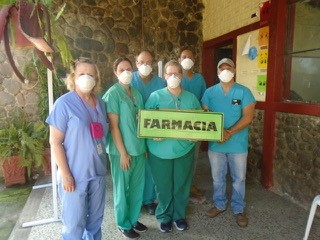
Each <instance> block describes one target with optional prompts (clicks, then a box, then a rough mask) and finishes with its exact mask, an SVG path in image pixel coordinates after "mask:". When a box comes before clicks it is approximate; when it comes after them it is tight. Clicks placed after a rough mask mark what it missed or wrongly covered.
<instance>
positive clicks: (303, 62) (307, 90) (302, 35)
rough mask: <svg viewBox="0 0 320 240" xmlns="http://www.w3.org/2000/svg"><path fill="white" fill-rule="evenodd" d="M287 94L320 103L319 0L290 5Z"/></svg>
mask: <svg viewBox="0 0 320 240" xmlns="http://www.w3.org/2000/svg"><path fill="white" fill-rule="evenodd" d="M288 17H289V19H288V20H289V21H288V30H287V34H288V35H287V41H288V42H287V44H286V54H285V65H286V68H285V69H286V72H285V87H284V98H285V100H288V101H297V102H305V103H320V1H318V0H307V1H305V0H304V1H298V2H296V3H293V4H291V5H289V14H288Z"/></svg>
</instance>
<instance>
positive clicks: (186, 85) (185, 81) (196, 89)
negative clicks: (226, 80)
mask: <svg viewBox="0 0 320 240" xmlns="http://www.w3.org/2000/svg"><path fill="white" fill-rule="evenodd" d="M181 86H182V88H183V89H184V90H187V91H189V92H191V93H193V94H194V95H195V96H196V97H197V99H198V100H199V102H200V101H201V98H202V96H203V94H204V92H205V91H206V89H207V87H206V82H205V80H204V78H203V76H202V75H201V74H200V73H195V74H194V75H193V77H192V78H191V79H189V78H188V77H187V76H185V75H183V77H182V81H181Z"/></svg>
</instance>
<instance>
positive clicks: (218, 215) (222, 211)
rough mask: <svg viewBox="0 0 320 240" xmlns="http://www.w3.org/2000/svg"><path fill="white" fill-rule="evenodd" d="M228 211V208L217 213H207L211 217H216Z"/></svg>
mask: <svg viewBox="0 0 320 240" xmlns="http://www.w3.org/2000/svg"><path fill="white" fill-rule="evenodd" d="M225 211H226V209H225V210H222V211H220V212H219V213H217V214H216V215H214V216H213V215H210V214H209V213H206V215H207V216H208V217H210V218H214V217H217V216H219V215H220V214H221V213H223V212H225Z"/></svg>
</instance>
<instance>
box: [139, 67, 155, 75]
mask: <svg viewBox="0 0 320 240" xmlns="http://www.w3.org/2000/svg"><path fill="white" fill-rule="evenodd" d="M138 71H139V73H140V74H141V75H142V76H149V74H150V73H151V72H152V67H151V66H150V65H146V64H142V65H141V66H140V67H138Z"/></svg>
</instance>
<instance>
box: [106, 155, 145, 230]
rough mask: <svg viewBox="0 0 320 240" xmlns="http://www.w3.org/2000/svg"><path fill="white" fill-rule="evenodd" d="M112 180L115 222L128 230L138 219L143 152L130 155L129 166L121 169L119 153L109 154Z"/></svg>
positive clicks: (142, 184) (143, 164)
mask: <svg viewBox="0 0 320 240" xmlns="http://www.w3.org/2000/svg"><path fill="white" fill-rule="evenodd" d="M109 159H110V167H111V175H112V180H113V201H114V213H115V218H116V223H117V225H118V227H119V228H121V229H123V230H130V229H131V228H132V226H133V225H135V224H136V223H137V221H138V219H139V216H140V211H141V205H142V198H143V189H144V181H145V162H146V157H145V154H144V153H143V154H141V155H139V156H131V162H130V168H129V169H128V170H123V169H122V168H121V165H120V155H109Z"/></svg>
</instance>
